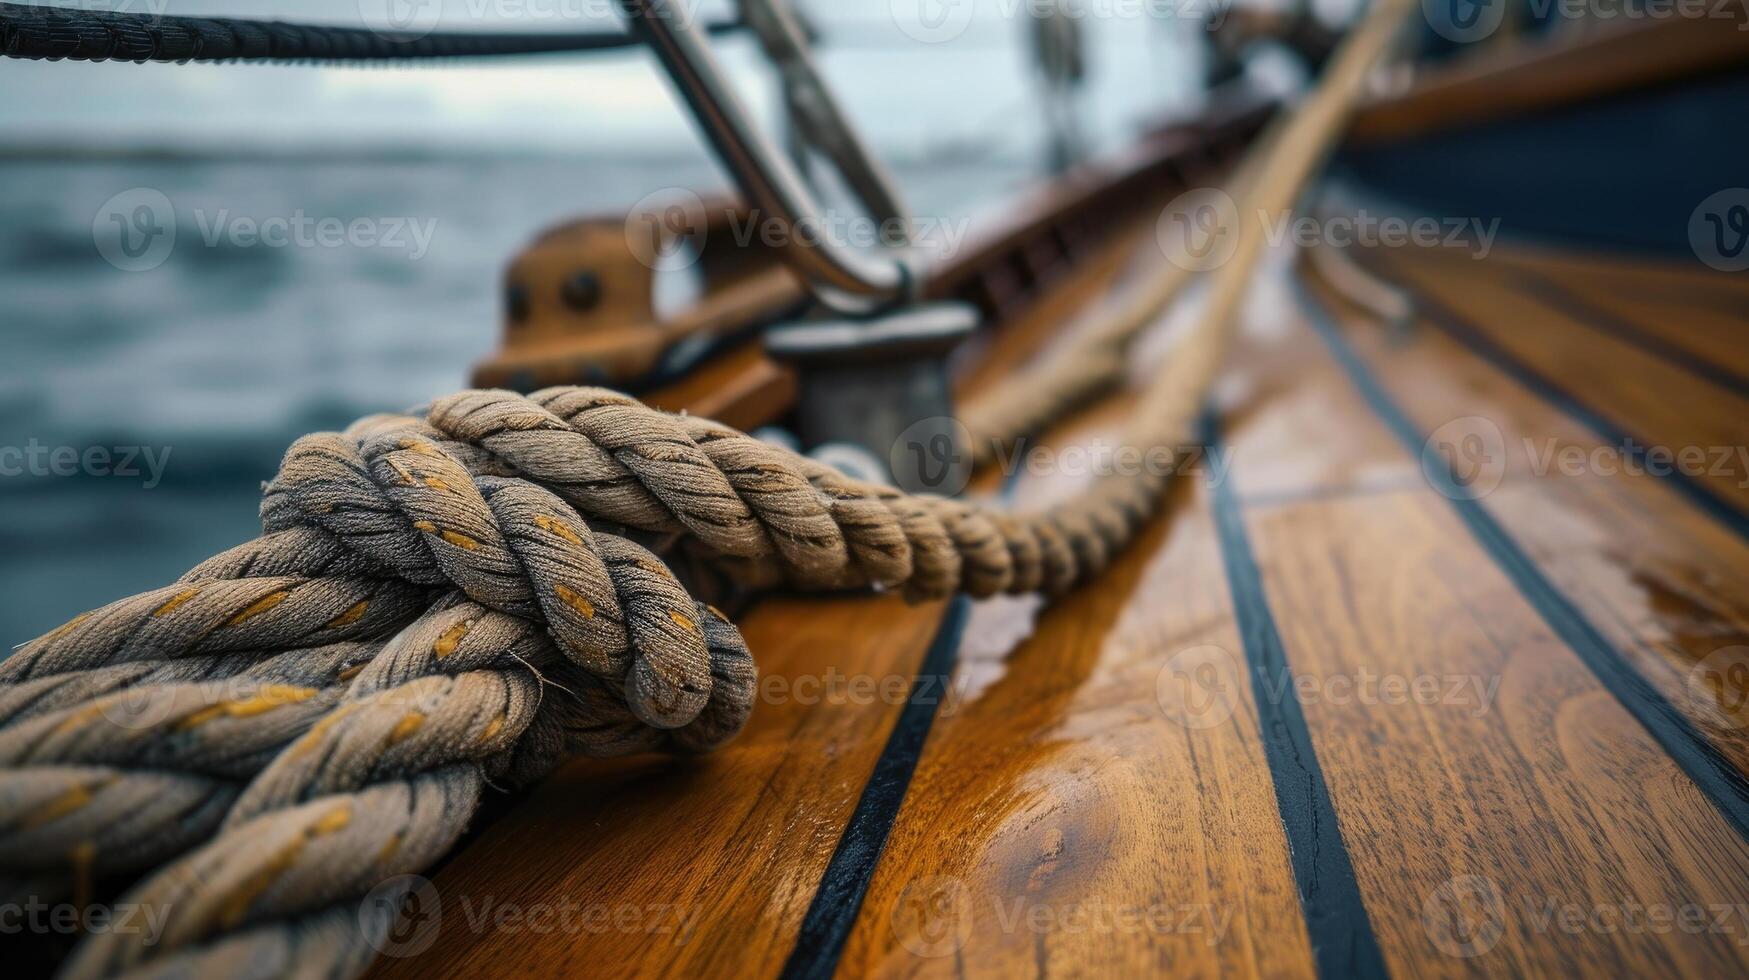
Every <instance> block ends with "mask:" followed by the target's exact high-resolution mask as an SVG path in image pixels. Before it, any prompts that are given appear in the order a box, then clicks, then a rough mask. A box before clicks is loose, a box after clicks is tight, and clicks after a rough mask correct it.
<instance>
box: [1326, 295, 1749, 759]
mask: <svg viewBox="0 0 1749 980" xmlns="http://www.w3.org/2000/svg"><path fill="white" fill-rule="evenodd" d="M1314 294H1315V295H1316V297H1317V298H1318V299H1319V300H1320V301H1321V302H1322V303H1323V304H1324V306H1325V307H1326V308H1327V309H1328V310H1330V311H1331V312H1332V314H1333V315H1334V316H1335V317H1336V318H1337V319H1338V321H1339V322H1340V323H1341V324H1342V326H1343V327H1344V330H1345V334H1346V336H1347V337H1348V338H1349V340H1350V342H1351V343H1352V344H1353V345H1354V347H1355V349H1356V350H1357V351H1358V352H1359V353H1360V354H1361V356H1362V357H1363V359H1364V360H1365V361H1366V362H1367V363H1368V364H1369V365H1370V366H1371V368H1372V369H1373V372H1374V373H1375V375H1376V376H1377V377H1378V378H1379V379H1380V380H1381V381H1382V382H1383V383H1384V384H1385V386H1386V387H1387V388H1388V389H1389V390H1390V392H1391V394H1392V396H1393V397H1394V398H1395V399H1396V401H1397V402H1398V404H1400V405H1401V406H1402V407H1403V409H1404V411H1405V412H1407V413H1408V414H1409V416H1410V417H1411V418H1412V419H1413V420H1414V421H1415V422H1416V424H1417V425H1418V426H1419V427H1420V428H1421V430H1422V431H1424V432H1428V433H1434V432H1438V431H1439V430H1440V429H1441V428H1442V427H1445V426H1449V425H1452V424H1453V423H1457V429H1458V431H1462V432H1469V431H1477V432H1481V431H1484V430H1483V429H1482V428H1481V427H1479V426H1477V425H1475V424H1473V423H1474V421H1475V420H1483V421H1485V422H1486V424H1488V425H1492V426H1494V427H1496V428H1497V430H1498V432H1499V435H1500V440H1499V448H1500V449H1501V450H1502V451H1503V454H1502V456H1501V457H1500V458H1499V461H1498V462H1497V463H1496V464H1494V465H1492V466H1491V467H1490V470H1491V472H1490V474H1489V476H1488V482H1493V481H1494V480H1496V479H1497V480H1498V481H1499V485H1498V487H1497V488H1495V489H1491V490H1487V491H1486V492H1484V493H1483V494H1482V496H1480V498H1479V499H1480V501H1481V502H1482V504H1483V505H1484V506H1485V507H1486V508H1487V509H1488V511H1489V512H1490V513H1491V514H1493V515H1494V516H1495V518H1496V519H1498V520H1499V521H1500V522H1501V524H1502V525H1503V526H1505V527H1506V528H1507V530H1508V531H1510V532H1511V533H1512V534H1513V536H1514V537H1516V538H1517V539H1518V540H1519V541H1520V542H1521V543H1523V544H1524V546H1525V548H1526V550H1527V551H1528V552H1529V553H1530V555H1531V556H1532V557H1533V558H1534V559H1535V560H1536V562H1537V564H1538V566H1539V567H1540V568H1541V569H1542V570H1543V572H1544V573H1545V574H1547V575H1548V576H1549V578H1550V579H1551V580H1553V581H1554V582H1555V583H1556V584H1557V585H1558V586H1559V587H1560V588H1561V590H1562V592H1564V593H1565V594H1566V595H1567V596H1569V597H1570V598H1571V599H1573V600H1574V602H1575V603H1577V604H1578V606H1579V607H1580V609H1581V610H1583V611H1584V613H1585V614H1586V616H1587V618H1589V619H1590V620H1591V622H1592V623H1594V624H1595V625H1597V626H1598V628H1599V629H1600V630H1602V632H1603V633H1604V635H1605V636H1606V637H1607V638H1608V639H1609V640H1610V642H1611V643H1613V644H1614V645H1615V647H1616V648H1617V649H1619V650H1621V651H1623V652H1624V653H1625V654H1626V655H1627V656H1628V657H1630V658H1631V660H1632V661H1633V663H1634V665H1635V667H1636V668H1637V669H1638V670H1639V672H1640V673H1641V674H1642V675H1643V676H1644V677H1646V679H1647V680H1648V681H1650V682H1651V683H1652V684H1653V685H1654V686H1656V687H1657V688H1658V690H1659V691H1660V692H1662V693H1663V695H1664V696H1665V697H1666V698H1667V699H1668V700H1669V701H1670V702H1671V703H1672V704H1675V705H1677V706H1678V707H1679V708H1681V709H1682V710H1683V712H1684V714H1685V715H1686V716H1687V717H1688V718H1689V719H1690V720H1691V721H1692V722H1693V723H1694V724H1695V725H1696V726H1697V727H1699V728H1700V729H1701V730H1702V731H1703V732H1705V733H1706V735H1707V737H1708V738H1709V739H1710V740H1711V741H1712V742H1713V743H1714V744H1715V745H1718V746H1719V747H1720V749H1721V750H1722V751H1724V752H1725V753H1726V754H1727V755H1729V756H1730V758H1731V759H1732V760H1733V762H1734V763H1735V764H1736V765H1737V767H1738V768H1739V769H1742V770H1743V771H1745V772H1749V705H1746V704H1745V703H1744V695H1749V688H1741V687H1740V686H1739V685H1737V684H1735V683H1725V682H1726V681H1727V680H1728V678H1727V677H1726V675H1725V674H1724V673H1722V672H1720V671H1718V670H1714V669H1712V668H1714V667H1728V666H1729V665H1730V663H1731V662H1735V658H1734V657H1733V656H1732V655H1731V653H1730V652H1729V650H1730V648H1732V647H1737V646H1743V647H1749V542H1744V541H1743V540H1742V539H1741V538H1739V537H1738V536H1736V535H1734V534H1732V533H1731V532H1730V531H1729V530H1727V529H1725V528H1723V527H1721V526H1720V525H1719V524H1718V523H1717V522H1715V521H1713V520H1711V519H1709V518H1708V517H1707V516H1706V515H1704V514H1702V513H1700V512H1699V511H1697V510H1695V509H1694V508H1693V507H1691V506H1689V504H1688V502H1687V501H1685V500H1684V499H1683V498H1682V497H1681V496H1679V495H1678V494H1677V493H1675V492H1674V491H1673V490H1672V489H1671V488H1670V487H1669V486H1668V485H1666V484H1665V483H1664V482H1663V481H1661V480H1659V479H1657V478H1655V477H1651V476H1646V475H1633V474H1630V473H1626V472H1621V471H1619V469H1617V468H1616V467H1614V466H1613V465H1610V464H1612V463H1613V460H1614V457H1613V455H1612V454H1611V453H1610V452H1609V451H1608V450H1607V447H1605V446H1604V445H1603V444H1602V443H1601V442H1600V441H1599V440H1598V439H1597V437H1596V436H1595V435H1593V434H1592V433H1591V432H1590V430H1588V429H1586V428H1585V427H1584V426H1583V425H1580V424H1579V423H1578V422H1576V421H1575V420H1573V419H1571V418H1569V417H1567V416H1565V415H1563V414H1561V412H1560V411H1559V410H1558V409H1556V408H1555V407H1553V406H1551V405H1549V404H1548V403H1547V402H1545V401H1542V400H1541V399H1539V398H1537V396H1536V395H1535V394H1534V393H1533V392H1530V391H1528V390H1526V389H1524V388H1523V387H1521V386H1520V385H1518V384H1517V383H1516V382H1514V381H1513V380H1512V379H1511V378H1509V377H1507V376H1506V375H1504V374H1502V373H1501V372H1499V371H1498V370H1496V369H1495V368H1494V367H1492V366H1491V365H1489V364H1488V363H1487V362H1485V361H1483V360H1481V359H1480V358H1477V357H1475V356H1474V355H1473V354H1471V353H1470V352H1469V351H1468V350H1467V349H1465V348H1464V347H1463V346H1462V345H1460V344H1458V343H1456V342H1455V341H1453V340H1451V339H1450V338H1449V337H1447V336H1445V335H1444V334H1442V333H1440V332H1439V331H1437V330H1432V329H1428V328H1422V329H1418V330H1416V331H1415V332H1414V333H1413V334H1412V335H1411V336H1410V337H1408V338H1406V339H1405V338H1391V337H1389V336H1387V335H1386V333H1385V331H1384V330H1383V328H1381V327H1379V326H1377V325H1375V324H1373V323H1372V322H1371V321H1370V320H1369V319H1368V318H1367V317H1366V316H1364V315H1360V314H1358V313H1357V312H1356V311H1355V310H1353V309H1352V308H1349V307H1346V306H1344V305H1343V304H1342V302H1341V301H1340V300H1338V299H1336V298H1335V297H1334V296H1333V295H1332V294H1330V293H1329V292H1327V291H1324V290H1318V289H1315V290H1314ZM1466 420H1467V421H1466ZM1557 460H1560V461H1565V462H1555V461H1557ZM1476 486H1477V487H1478V489H1481V488H1482V487H1483V486H1484V484H1476ZM1721 651H1724V652H1723V653H1721ZM1745 652H1746V653H1749V650H1746V651H1745ZM1715 655H1718V656H1715ZM1709 657H1713V658H1714V659H1713V660H1712V661H1710V662H1709V661H1708V660H1707V658H1709Z"/></svg>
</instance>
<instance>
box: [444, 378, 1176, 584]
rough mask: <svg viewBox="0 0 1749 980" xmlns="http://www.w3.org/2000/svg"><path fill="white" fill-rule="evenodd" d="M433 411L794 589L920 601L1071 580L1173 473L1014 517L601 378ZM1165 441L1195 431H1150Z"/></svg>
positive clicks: (565, 491) (533, 465)
mask: <svg viewBox="0 0 1749 980" xmlns="http://www.w3.org/2000/svg"><path fill="white" fill-rule="evenodd" d="M429 421H430V423H431V425H432V426H433V427H434V428H436V429H438V430H440V431H442V432H443V433H444V434H446V435H447V436H449V437H450V438H452V439H454V440H456V441H459V442H465V443H469V444H472V445H474V446H477V447H479V448H481V449H484V450H485V451H487V452H489V453H490V454H491V455H492V456H493V458H495V459H497V460H500V461H502V462H503V463H505V464H506V465H508V466H510V467H512V468H514V469H515V470H516V471H517V472H520V473H522V474H524V475H525V476H526V477H527V478H528V479H530V480H533V481H535V482H538V483H540V484H541V485H543V486H546V487H550V488H552V489H553V490H554V491H555V492H557V493H558V494H560V495H561V496H563V497H564V498H565V499H566V500H567V502H569V503H571V504H573V505H574V506H576V507H577V508H578V509H579V510H581V511H583V512H584V514H585V515H586V516H590V517H595V518H599V519H602V520H610V521H614V522H617V523H620V524H624V525H626V526H628V527H633V528H637V529H639V530H644V531H652V532H662V531H675V530H682V531H691V530H692V529H694V528H704V529H706V530H707V532H708V533H709V534H710V535H712V537H713V539H714V540H713V541H707V540H706V539H704V538H703V537H702V536H701V537H700V538H699V541H700V543H701V544H707V545H709V546H712V547H713V548H714V550H715V551H717V553H719V554H721V555H722V556H724V558H725V559H728V560H731V561H735V560H739V561H738V562H737V563H736V567H738V568H742V569H746V570H748V574H750V575H756V574H760V572H761V571H762V572H763V573H765V576H766V577H768V578H773V579H778V580H781V581H783V582H786V583H787V584H789V585H792V586H795V587H799V588H808V589H836V588H844V587H846V586H851V585H874V586H879V587H883V588H900V589H903V590H905V592H906V594H907V595H908V596H910V597H912V598H915V599H929V598H940V597H943V596H947V595H952V594H954V593H957V592H966V593H969V594H971V595H974V596H979V597H982V596H989V595H996V594H999V593H1004V592H1012V593H1024V592H1034V591H1041V590H1042V591H1046V592H1051V593H1060V592H1062V591H1065V590H1067V589H1069V588H1072V587H1073V586H1075V585H1076V584H1079V583H1080V582H1083V581H1086V580H1087V579H1089V578H1091V577H1093V576H1094V575H1097V574H1098V573H1099V571H1100V570H1102V569H1103V568H1104V567H1105V565H1106V564H1107V563H1108V562H1109V559H1110V556H1111V554H1112V553H1113V552H1115V551H1116V550H1117V549H1118V548H1120V547H1122V545H1123V544H1124V543H1126V542H1127V541H1128V539H1129V538H1130V537H1131V536H1132V535H1133V534H1134V532H1135V530H1136V528H1137V527H1138V526H1139V525H1140V523H1141V521H1143V520H1144V519H1145V518H1146V517H1147V515H1148V514H1149V513H1151V512H1152V509H1153V507H1154V506H1155V502H1156V500H1157V498H1158V492H1159V490H1160V486H1161V483H1162V478H1160V477H1158V476H1156V475H1149V474H1143V475H1139V476H1122V477H1115V478H1112V479H1109V480H1105V481H1102V482H1101V483H1100V484H1098V485H1096V486H1095V487H1094V488H1092V489H1091V490H1090V491H1089V492H1087V493H1085V494H1083V495H1081V496H1079V497H1076V498H1075V499H1074V500H1072V501H1070V502H1069V503H1067V504H1065V505H1063V506H1061V507H1058V508H1053V509H1051V510H1049V511H1045V512H1041V513H1038V514H1028V515H1014V514H1008V513H1005V512H1002V511H998V510H994V509H991V508H988V507H984V506H980V505H977V504H974V503H968V502H964V501H959V500H951V499H946V498H940V497H928V496H910V495H906V494H903V493H900V492H898V491H896V490H894V489H892V488H890V487H885V486H880V485H876V484H872V483H866V482H863V481H859V480H855V479H852V478H850V477H847V476H845V475H844V474H842V473H839V472H838V471H836V470H834V469H832V468H830V467H828V466H825V465H823V464H821V463H819V462H817V461H814V460H811V459H809V458H807V457H805V456H801V455H799V454H797V453H795V452H793V451H791V450H788V449H785V448H783V447H781V446H775V445H771V444H769V443H765V442H762V441H760V440H758V439H755V438H753V437H751V436H749V435H746V434H745V433H742V432H738V431H736V430H735V429H732V428H730V427H728V426H725V425H721V424H719V423H715V422H711V421H708V420H705V419H697V418H692V417H690V416H684V415H670V414H668V413H665V412H661V411H658V410H656V409H653V408H650V407H649V406H646V405H644V404H642V403H641V402H639V401H637V400H635V399H633V398H630V397H627V396H625V395H622V394H619V393H618V392H613V391H609V390H607V389H602V388H581V387H564V388H549V389H546V390H544V391H538V392H535V393H534V394H532V395H527V396H524V395H520V394H517V393H515V392H509V391H468V392H462V393H459V394H456V395H452V396H450V397H448V398H443V399H440V400H438V401H437V402H436V403H434V404H433V405H432V408H431V413H430V418H429ZM1156 427H1158V426H1150V428H1156ZM1177 428H1179V429H1184V430H1188V426H1187V425H1179V426H1177ZM1157 441H1158V442H1163V443H1164V444H1170V445H1178V444H1182V441H1183V438H1182V436H1181V435H1177V434H1175V435H1173V436H1172V437H1171V438H1170V439H1166V440H1155V439H1154V438H1153V437H1152V436H1149V437H1148V444H1149V445H1153V444H1155V443H1156V442H1157Z"/></svg>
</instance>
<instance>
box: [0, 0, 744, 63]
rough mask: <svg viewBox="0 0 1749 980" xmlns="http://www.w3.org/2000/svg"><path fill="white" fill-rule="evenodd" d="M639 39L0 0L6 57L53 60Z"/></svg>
mask: <svg viewBox="0 0 1749 980" xmlns="http://www.w3.org/2000/svg"><path fill="white" fill-rule="evenodd" d="M704 26H705V30H707V31H709V32H711V33H713V34H722V33H728V32H731V31H737V30H741V29H742V25H741V23H740V22H739V21H717V22H712V23H709V24H706V25H704ZM638 43H639V42H638V41H637V39H635V38H633V37H632V36H631V35H630V34H625V33H620V32H614V31H592V32H584V33H578V32H571V33H563V34H560V33H532V34H530V33H521V34H513V33H492V32H487V33H462V32H454V31H434V32H429V33H427V32H419V31H407V30H388V29H385V30H371V29H368V28H359V27H329V26H320V25H313V24H293V23H287V22H285V21H277V20H275V21H263V20H249V19H246V18H239V17H173V16H165V15H159V14H132V13H120V12H115V11H107V10H80V9H77V8H69V7H50V6H44V5H41V4H21V3H0V54H4V55H5V56H6V57H8V58H28V59H34V60H48V61H60V60H63V59H67V60H73V61H131V62H135V63H141V62H148V61H158V62H176V63H185V62H191V61H198V62H215V61H300V62H301V61H408V60H419V59H429V58H480V57H503V56H507V55H524V54H551V53H560V52H584V51H608V50H614V49H618V48H627V47H633V46H635V45H637V44H638Z"/></svg>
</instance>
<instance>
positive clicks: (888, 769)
mask: <svg viewBox="0 0 1749 980" xmlns="http://www.w3.org/2000/svg"><path fill="white" fill-rule="evenodd" d="M971 608H972V600H971V599H969V598H967V597H965V596H963V595H962V596H956V597H955V598H954V599H953V600H951V601H950V602H949V603H948V607H947V613H946V615H944V616H943V617H942V621H941V626H940V627H939V628H938V629H937V630H936V633H935V639H934V641H933V642H931V643H930V644H929V650H928V652H926V653H925V654H924V655H923V663H922V664H921V665H920V666H919V667H918V668H917V677H916V678H915V679H914V680H913V681H912V682H911V696H910V697H909V698H908V699H907V700H906V702H905V706H904V708H903V709H901V710H900V712H899V720H898V721H897V722H895V723H894V724H893V732H892V734H891V735H889V736H887V744H886V746H885V747H884V748H882V749H881V755H880V758H879V759H877V760H875V765H874V769H873V771H871V772H870V773H869V777H868V782H867V783H866V784H865V785H864V786H863V788H862V797H861V798H860V799H858V800H857V801H856V809H855V810H854V811H852V812H851V815H850V820H849V822H848V823H846V824H845V825H844V833H843V835H842V836H840V837H839V838H838V847H837V848H836V849H835V850H834V851H833V852H832V859H831V860H830V861H829V862H827V864H826V872H825V874H823V875H821V876H820V886H819V887H818V888H817V889H815V890H814V899H813V901H812V902H810V903H809V905H808V912H807V915H806V916H805V917H803V919H802V928H801V931H800V932H799V933H797V935H796V945H795V949H794V950H792V951H791V952H790V956H789V960H788V961H787V962H786V963H784V965H783V976H784V977H786V978H791V980H827V978H829V977H831V976H832V974H833V971H834V970H836V969H837V966H838V958H839V956H840V955H842V954H843V952H844V944H845V942H846V941H848V940H849V939H850V930H851V928H852V927H853V926H855V925H856V917H857V914H858V913H859V912H860V911H861V910H862V900H863V898H864V897H865V896H866V895H867V894H868V885H869V882H870V881H871V880H872V879H873V878H874V872H875V865H876V864H878V863H879V861H880V857H881V851H882V849H884V848H885V847H886V844H887V836H888V835H889V834H891V833H892V832H893V822H894V821H895V820H896V819H898V816H899V807H900V806H901V805H902V804H903V803H904V802H905V790H906V789H907V788H909V787H910V785H911V776H912V774H913V773H915V772H916V771H917V760H918V758H919V757H920V756H921V755H922V754H923V742H924V740H925V739H927V738H928V737H929V729H930V727H931V726H932V725H933V724H934V723H935V712H936V708H937V706H939V705H940V703H941V700H942V699H941V696H940V694H941V693H942V692H943V691H944V690H945V685H946V684H948V683H949V682H950V680H951V679H950V677H949V675H950V674H951V673H952V672H953V664H954V660H955V658H956V657H957V656H958V654H959V646H960V637H961V636H962V635H963V634H964V633H965V628H966V618H967V616H968V615H969V614H970V612H971ZM926 684H927V685H931V686H932V688H933V691H934V694H933V695H929V694H928V690H929V689H927V688H926V687H925V685H926Z"/></svg>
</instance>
